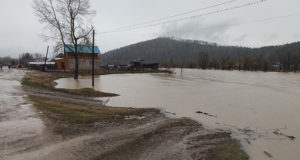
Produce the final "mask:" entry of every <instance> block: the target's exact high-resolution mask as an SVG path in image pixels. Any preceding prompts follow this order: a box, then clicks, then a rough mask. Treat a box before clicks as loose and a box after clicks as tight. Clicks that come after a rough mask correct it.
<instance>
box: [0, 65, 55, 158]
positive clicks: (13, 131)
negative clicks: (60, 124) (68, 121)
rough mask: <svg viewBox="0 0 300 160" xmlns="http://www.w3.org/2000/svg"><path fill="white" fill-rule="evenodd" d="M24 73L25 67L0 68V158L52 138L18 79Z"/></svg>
mask: <svg viewBox="0 0 300 160" xmlns="http://www.w3.org/2000/svg"><path fill="white" fill-rule="evenodd" d="M23 75H24V71H18V70H6V69H4V70H3V71H0V88H1V92H0V133H1V134H0V159H6V158H5V157H7V156H9V155H12V154H16V153H22V152H25V151H27V150H30V149H32V148H37V147H39V146H40V144H42V143H47V142H49V141H50V140H53V139H52V136H51V134H50V133H49V132H47V129H46V127H45V125H44V123H43V121H42V120H41V119H40V118H39V116H38V114H37V112H36V111H34V110H33V108H32V105H31V104H30V102H28V101H27V100H26V93H25V92H24V91H23V90H22V87H21V85H20V82H19V81H20V79H21V78H22V77H23Z"/></svg>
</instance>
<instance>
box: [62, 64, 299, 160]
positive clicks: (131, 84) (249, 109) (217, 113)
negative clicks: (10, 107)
mask: <svg viewBox="0 0 300 160" xmlns="http://www.w3.org/2000/svg"><path fill="white" fill-rule="evenodd" d="M175 72H176V74H174V75H169V74H120V75H105V76H100V77H97V79H96V81H95V82H96V83H95V85H96V86H95V88H96V89H97V90H101V91H105V92H112V93H117V94H120V96H119V97H115V98H110V99H109V100H108V99H107V100H108V103H107V104H108V105H111V106H124V107H155V108H161V109H162V110H164V111H166V112H168V113H170V114H169V115H170V116H173V115H175V116H176V117H190V118H192V119H195V120H197V121H199V122H201V123H202V124H203V125H204V126H205V127H207V128H211V129H218V128H220V129H225V130H229V131H231V132H232V133H233V136H234V137H235V138H238V139H240V140H241V142H242V144H243V145H244V147H245V149H246V151H247V152H248V153H249V155H250V156H251V158H252V159H254V160H262V159H275V160H283V159H285V160H297V159H298V157H299V156H298V154H299V152H300V141H299V138H300V125H299V122H300V74H295V73H264V72H239V71H214V70H208V71H203V70H192V69H184V70H183V72H181V71H180V70H179V69H177V70H175ZM57 83H58V86H57V87H58V88H60V87H63V88H70V89H73V88H74V89H75V88H76V89H77V88H86V87H90V86H91V79H90V77H81V78H80V79H79V80H78V81H75V80H73V79H72V78H65V79H60V80H58V81H57ZM196 112H198V113H196ZM276 130H280V133H281V134H282V135H277V134H274V133H273V132H274V131H276ZM285 135H287V136H294V137H296V139H294V140H291V139H290V138H288V137H286V136H285Z"/></svg>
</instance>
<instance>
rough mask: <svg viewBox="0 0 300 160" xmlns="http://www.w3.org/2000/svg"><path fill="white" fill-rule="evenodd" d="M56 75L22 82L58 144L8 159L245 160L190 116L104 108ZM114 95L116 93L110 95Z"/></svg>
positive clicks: (32, 74) (233, 144) (232, 143)
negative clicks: (60, 84)
mask: <svg viewBox="0 0 300 160" xmlns="http://www.w3.org/2000/svg"><path fill="white" fill-rule="evenodd" d="M64 76H65V75H60V73H41V72H36V71H29V72H27V73H26V75H25V76H24V78H23V80H22V84H23V85H24V86H25V87H24V90H25V91H26V92H27V94H28V95H29V96H28V99H29V100H30V101H31V102H32V103H33V105H34V106H35V108H36V109H37V111H39V112H40V117H41V119H42V120H43V121H44V123H45V124H46V126H47V127H48V128H49V130H50V131H51V132H53V134H54V135H56V136H58V137H63V138H62V140H61V141H60V142H56V143H50V144H42V145H41V147H40V148H36V149H32V150H28V151H27V152H24V153H18V154H15V155H12V156H11V159H44V160H47V159H64V160H65V159H72V160H73V159H83V160H84V159H93V160H127V159H128V160H129V159H130V160H140V159H149V160H160V159H161V160H162V159H164V160H166V159H170V160H171V159H172V160H183V159H184V160H194V159H195V160H196V159H197V160H198V159H199V160H201V159H202V160H204V159H206V160H248V159H249V157H248V156H247V155H246V154H245V152H244V151H243V150H242V149H241V146H240V144H239V142H238V141H236V140H233V139H232V138H231V136H230V133H226V132H215V131H211V130H207V129H204V128H203V127H202V126H201V125H200V124H199V123H197V122H195V121H193V120H190V119H188V118H177V119H170V118H166V117H165V116H164V115H163V114H162V113H160V111H159V110H157V109H152V108H142V109H135V108H120V107H109V106H105V105H104V104H102V103H101V101H99V100H95V99H93V98H92V97H97V96H108V95H107V93H106V94H100V93H103V92H99V93H98V91H93V93H94V92H96V93H97V95H96V94H95V95H94V96H90V95H89V94H86V93H84V94H82V92H79V91H77V90H75V91H73V92H65V91H61V90H57V89H55V88H54V86H55V82H54V80H55V79H57V78H61V77H64ZM113 95H115V94H113Z"/></svg>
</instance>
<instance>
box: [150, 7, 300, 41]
mask: <svg viewBox="0 0 300 160" xmlns="http://www.w3.org/2000/svg"><path fill="white" fill-rule="evenodd" d="M293 16H300V12H295V13H290V14H286V15H281V16H275V17H268V18H262V19H256V20H251V21H246V22H241V23H235V24H229V25H223V26H216V27H215V28H219V27H230V26H239V25H245V24H253V23H260V22H267V21H273V20H278V19H283V18H288V17H293ZM207 28H211V27H203V28H199V29H207ZM165 33H175V32H174V31H172V32H165ZM155 34H160V33H158V32H157V33H152V34H151V35H155Z"/></svg>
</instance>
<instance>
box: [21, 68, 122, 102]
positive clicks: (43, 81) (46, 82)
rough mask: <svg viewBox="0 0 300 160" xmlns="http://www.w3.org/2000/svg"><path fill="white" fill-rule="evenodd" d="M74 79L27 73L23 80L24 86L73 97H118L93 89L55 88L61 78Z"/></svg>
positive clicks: (69, 75)
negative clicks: (56, 81) (57, 80)
mask: <svg viewBox="0 0 300 160" xmlns="http://www.w3.org/2000/svg"><path fill="white" fill-rule="evenodd" d="M66 77H72V74H71V73H46V72H39V71H30V72H27V73H26V74H25V76H24V78H23V79H22V85H24V86H27V87H32V88H38V89H46V90H52V91H57V92H63V93H68V94H73V95H81V96H87V97H113V96H118V95H117V94H113V93H106V92H100V91H96V90H94V89H92V88H82V89H65V88H55V87H54V86H55V85H56V83H55V82H54V81H55V80H56V79H59V78H66Z"/></svg>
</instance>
